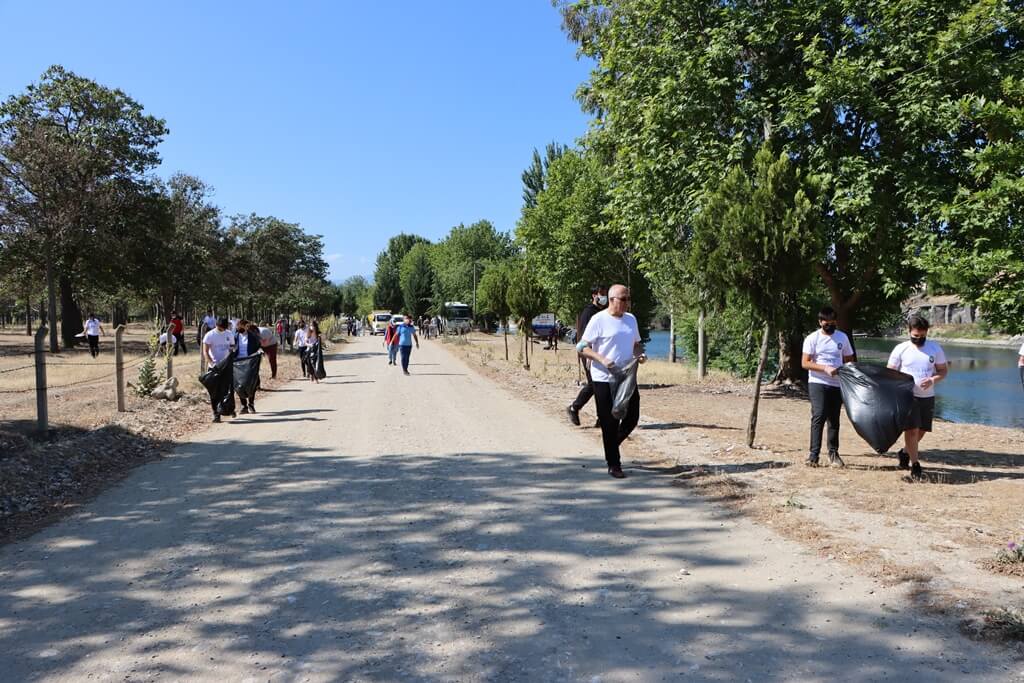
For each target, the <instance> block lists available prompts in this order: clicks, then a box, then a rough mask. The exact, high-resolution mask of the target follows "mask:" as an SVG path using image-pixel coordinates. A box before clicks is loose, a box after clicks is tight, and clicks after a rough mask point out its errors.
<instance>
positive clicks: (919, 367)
mask: <svg viewBox="0 0 1024 683" xmlns="http://www.w3.org/2000/svg"><path fill="white" fill-rule="evenodd" d="M945 364H946V354H945V353H944V352H943V350H942V347H941V346H939V345H938V344H937V343H936V342H933V341H932V340H931V339H928V340H926V341H925V343H924V345H923V346H921V347H920V348H918V347H916V346H914V345H913V344H912V343H910V342H908V341H905V342H903V343H902V344H899V345H897V346H896V348H895V349H893V350H892V353H891V354H889V367H890V368H893V369H894V370H899V371H900V372H902V373H903V374H905V375H910V376H911V377H913V378H914V396H917V397H919V398H928V397H930V396H934V395H935V385H934V384H933V385H931V386H930V387H928V388H927V389H922V388H921V382H922V381H924V380H926V379H928V378H929V377H934V376H935V375H936V372H935V366H936V365H945Z"/></svg>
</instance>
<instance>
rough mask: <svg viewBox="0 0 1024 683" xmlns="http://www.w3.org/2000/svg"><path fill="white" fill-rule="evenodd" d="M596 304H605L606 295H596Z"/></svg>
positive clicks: (606, 302)
mask: <svg viewBox="0 0 1024 683" xmlns="http://www.w3.org/2000/svg"><path fill="white" fill-rule="evenodd" d="M597 305H598V306H607V305H608V297H607V296H604V295H598V297H597Z"/></svg>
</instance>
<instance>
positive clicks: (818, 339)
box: [804, 330, 853, 387]
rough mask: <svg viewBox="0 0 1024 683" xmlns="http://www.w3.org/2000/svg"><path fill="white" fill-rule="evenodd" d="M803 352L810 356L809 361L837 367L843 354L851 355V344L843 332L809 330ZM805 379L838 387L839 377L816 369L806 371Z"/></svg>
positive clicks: (841, 362)
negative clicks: (826, 332)
mask: <svg viewBox="0 0 1024 683" xmlns="http://www.w3.org/2000/svg"><path fill="white" fill-rule="evenodd" d="M804 353H806V354H807V355H808V356H810V357H811V362H813V363H818V364H820V365H828V366H831V367H833V368H838V367H840V366H842V364H843V356H852V355H853V346H852V345H851V344H850V338H849V337H847V336H846V333H845V332H842V331H840V330H836V331H835V332H833V333H832V334H831V335H828V334H825V333H824V332H822V331H821V330H817V331H815V332H811V333H810V334H809V335H807V338H806V339H804ZM807 374H808V377H807V381H808V382H810V383H811V384H824V385H827V386H830V387H838V386H839V379H838V378H836V377H830V376H829V375H827V374H825V373H824V372H819V371H818V370H809V371H808V373H807Z"/></svg>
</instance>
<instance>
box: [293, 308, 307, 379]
mask: <svg viewBox="0 0 1024 683" xmlns="http://www.w3.org/2000/svg"><path fill="white" fill-rule="evenodd" d="M295 349H296V350H297V351H298V352H299V367H301V368H302V376H303V377H305V376H306V321H305V320H300V321H299V323H298V325H296V329H295Z"/></svg>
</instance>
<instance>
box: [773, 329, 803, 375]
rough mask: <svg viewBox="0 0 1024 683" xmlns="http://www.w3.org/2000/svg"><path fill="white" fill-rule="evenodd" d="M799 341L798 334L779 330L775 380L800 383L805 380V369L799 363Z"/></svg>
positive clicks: (801, 349) (800, 357) (800, 350)
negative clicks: (777, 369) (777, 365)
mask: <svg viewBox="0 0 1024 683" xmlns="http://www.w3.org/2000/svg"><path fill="white" fill-rule="evenodd" d="M801 341H802V340H801V339H800V335H799V334H793V333H792V332H785V331H783V330H779V372H778V374H777V375H775V380H774V381H775V382H777V383H779V384H802V383H804V382H806V381H807V371H806V370H804V369H803V367H802V365H801V359H802V357H803V346H802V344H801Z"/></svg>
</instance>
